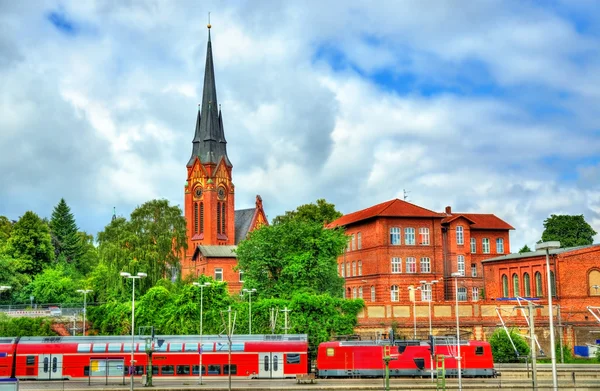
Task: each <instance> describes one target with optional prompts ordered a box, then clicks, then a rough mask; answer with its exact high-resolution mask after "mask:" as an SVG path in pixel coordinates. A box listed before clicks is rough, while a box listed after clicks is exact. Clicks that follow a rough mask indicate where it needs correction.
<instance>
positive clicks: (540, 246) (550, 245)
mask: <svg viewBox="0 0 600 391" xmlns="http://www.w3.org/2000/svg"><path fill="white" fill-rule="evenodd" d="M557 248H560V242H557V241H552V242H543V243H537V244H536V245H535V249H536V251H539V250H546V278H547V279H548V283H547V287H548V317H549V321H550V322H549V323H550V357H551V359H552V389H553V390H558V377H557V375H556V352H555V351H554V350H555V345H554V314H553V308H552V280H551V278H550V250H552V249H557Z"/></svg>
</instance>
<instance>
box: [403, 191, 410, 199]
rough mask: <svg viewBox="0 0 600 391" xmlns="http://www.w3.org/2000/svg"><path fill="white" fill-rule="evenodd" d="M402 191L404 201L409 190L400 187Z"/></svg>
mask: <svg viewBox="0 0 600 391" xmlns="http://www.w3.org/2000/svg"><path fill="white" fill-rule="evenodd" d="M402 192H403V193H404V195H403V199H404V201H406V200H408V193H410V191H407V190H406V189H402Z"/></svg>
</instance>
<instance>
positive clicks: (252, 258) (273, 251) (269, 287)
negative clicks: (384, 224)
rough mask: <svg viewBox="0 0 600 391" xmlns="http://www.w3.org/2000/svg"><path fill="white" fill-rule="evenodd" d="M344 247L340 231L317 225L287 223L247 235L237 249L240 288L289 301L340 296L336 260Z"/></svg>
mask: <svg viewBox="0 0 600 391" xmlns="http://www.w3.org/2000/svg"><path fill="white" fill-rule="evenodd" d="M345 246H346V236H345V234H344V232H343V231H342V230H341V229H325V228H324V227H323V225H322V224H321V223H316V222H308V221H303V220H299V219H296V220H290V221H288V222H286V223H281V224H277V225H272V226H264V227H261V228H260V229H258V230H255V231H253V232H251V233H250V235H249V237H248V238H247V239H246V240H244V241H242V242H241V243H240V244H239V245H238V248H237V255H238V267H239V268H240V269H241V270H243V271H244V286H246V287H249V288H256V289H258V292H259V293H258V295H259V296H260V297H277V298H282V299H285V298H291V297H292V295H293V294H294V293H297V292H308V293H313V294H322V293H328V294H330V295H332V296H334V297H341V296H342V294H343V279H342V278H341V277H339V276H338V273H337V257H338V256H339V255H340V254H342V251H343V249H344V247H345Z"/></svg>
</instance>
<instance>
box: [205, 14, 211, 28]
mask: <svg viewBox="0 0 600 391" xmlns="http://www.w3.org/2000/svg"><path fill="white" fill-rule="evenodd" d="M206 27H208V29H209V30H210V27H211V26H210V12H209V13H208V24H207V25H206Z"/></svg>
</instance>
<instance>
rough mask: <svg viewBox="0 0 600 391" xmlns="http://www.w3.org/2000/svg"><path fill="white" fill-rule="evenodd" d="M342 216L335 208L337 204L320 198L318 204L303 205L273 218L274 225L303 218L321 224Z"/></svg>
mask: <svg viewBox="0 0 600 391" xmlns="http://www.w3.org/2000/svg"><path fill="white" fill-rule="evenodd" d="M340 217H342V213H340V212H338V211H337V210H336V209H335V205H333V204H330V203H328V202H327V201H325V200H324V199H322V198H321V199H318V200H317V202H316V204H314V203H312V204H306V205H301V206H299V207H298V208H296V210H293V211H287V212H285V214H284V215H282V216H277V217H275V218H274V219H273V225H277V224H284V223H287V222H289V221H291V220H303V221H309V222H316V223H321V224H327V223H331V222H332V221H333V220H336V219H338V218H340Z"/></svg>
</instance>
